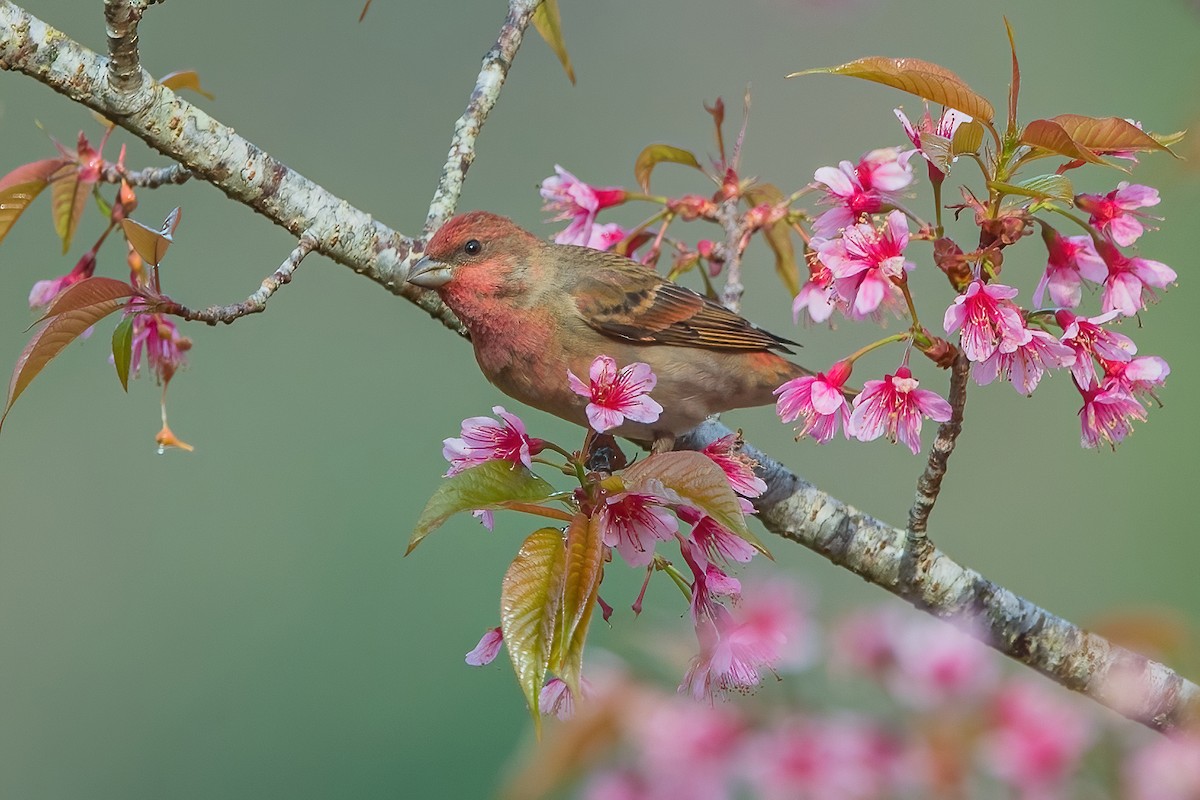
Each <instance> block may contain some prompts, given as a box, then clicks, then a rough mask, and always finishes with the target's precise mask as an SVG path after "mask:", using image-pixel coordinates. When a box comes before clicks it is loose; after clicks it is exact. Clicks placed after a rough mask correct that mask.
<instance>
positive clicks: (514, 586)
mask: <svg viewBox="0 0 1200 800" xmlns="http://www.w3.org/2000/svg"><path fill="white" fill-rule="evenodd" d="M565 554H566V549H565V548H564V547H563V539H562V533H561V532H559V531H557V530H555V529H554V528H542V529H541V530H537V531H534V532H533V533H532V534H530V535H529V538H528V539H526V540H525V543H524V544H522V545H521V551H520V552H519V553H517V557H516V558H515V559H513V562H512V564H511V565H510V566H509V568H508V572H506V573H505V574H504V581H503V583H502V584H501V588H500V630H501V631H502V632H503V633H504V646H505V648H506V649H507V650H508V655H509V657H510V658H511V659H512V665H513V671H514V672H516V674H517V683H519V684H520V685H521V691H522V692H523V693H524V694H525V702H526V703H528V704H529V712H530V714H532V715H533V726H534V729H535V730H537V731H538V732H539V734H540V731H541V716H540V715H539V714H538V693H539V692H541V690H542V684H543V683H544V682H545V680H546V668H547V666H548V665H549V663H550V649H551V647H552V644H553V640H554V623H555V619H556V617H557V615H558V612H559V605H560V603H561V601H562V593H563V579H564V577H565V575H566V570H565V562H566V555H565Z"/></svg>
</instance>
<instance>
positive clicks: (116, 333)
mask: <svg viewBox="0 0 1200 800" xmlns="http://www.w3.org/2000/svg"><path fill="white" fill-rule="evenodd" d="M112 354H113V366H115V367H116V368H117V377H118V378H119V379H120V380H121V388H122V389H124V390H125V391H127V392H128V391H129V364H130V362H131V361H132V360H133V317H126V318H125V319H123V320H121V321H120V322H119V323H117V327H116V328H115V329H114V330H113V335H112Z"/></svg>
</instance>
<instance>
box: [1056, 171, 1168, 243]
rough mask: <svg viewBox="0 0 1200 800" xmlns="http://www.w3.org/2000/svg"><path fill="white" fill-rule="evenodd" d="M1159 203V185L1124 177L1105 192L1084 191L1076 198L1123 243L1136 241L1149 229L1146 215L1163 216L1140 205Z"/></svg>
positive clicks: (1097, 223) (1093, 220)
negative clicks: (1143, 220)
mask: <svg viewBox="0 0 1200 800" xmlns="http://www.w3.org/2000/svg"><path fill="white" fill-rule="evenodd" d="M1158 203H1159V197H1158V190H1157V189H1152V188H1151V187H1149V186H1142V185H1140V184H1136V183H1134V184H1131V183H1129V182H1128V181H1121V182H1120V183H1118V184H1117V188H1116V189H1114V190H1113V191H1111V192H1109V193H1108V194H1105V195H1099V194H1081V195H1079V196H1078V197H1076V198H1075V205H1077V206H1079V208H1080V209H1082V210H1084V211H1086V212H1088V213H1089V214H1091V217H1089V218H1088V221H1089V222H1090V223H1091V224H1092V225H1094V226H1095V227H1096V228H1097V229H1098V230H1100V231H1101V232H1103V233H1107V234H1108V235H1109V236H1111V237H1112V240H1113V241H1114V242H1116V243H1117V244H1119V245H1121V246H1122V247H1128V246H1129V245H1131V244H1133V243H1134V242H1136V241H1137V240H1138V237H1140V236H1141V235H1142V233H1143V232H1144V231H1145V226H1143V225H1142V222H1141V220H1142V219H1159V218H1158V217H1151V216H1150V215H1148V214H1142V213H1140V212H1138V210H1137V209H1139V208H1148V207H1150V206H1156V205H1158ZM1139 218H1140V219H1139Z"/></svg>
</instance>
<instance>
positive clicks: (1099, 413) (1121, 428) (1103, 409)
mask: <svg viewBox="0 0 1200 800" xmlns="http://www.w3.org/2000/svg"><path fill="white" fill-rule="evenodd" d="M1080 394H1082V395H1083V407H1082V408H1080V409H1079V422H1080V425H1081V427H1082V430H1083V433H1082V436H1081V438H1080V443H1081V444H1082V446H1083V447H1099V446H1100V445H1102V444H1107V445H1108V446H1109V447H1112V448H1114V449H1115V448H1116V446H1117V445H1118V444H1120V443H1121V442H1122V441H1123V440H1124V439H1125V437H1126V436H1128V435H1129V434H1131V433H1133V421H1134V420H1140V421H1142V422H1145V421H1146V409H1145V408H1144V407H1143V406H1142V404H1141V403H1139V402H1138V401H1137V400H1136V399H1135V398H1134V396H1133V395H1132V394H1130V393H1129V392H1127V391H1125V390H1124V389H1122V388H1120V387H1119V386H1110V387H1109V388H1098V387H1095V386H1087V387H1083V388H1081V389H1080Z"/></svg>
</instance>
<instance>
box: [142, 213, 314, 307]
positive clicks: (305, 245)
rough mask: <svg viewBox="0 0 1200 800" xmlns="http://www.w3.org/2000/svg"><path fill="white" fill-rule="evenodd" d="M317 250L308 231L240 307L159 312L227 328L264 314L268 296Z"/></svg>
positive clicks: (173, 305) (288, 280)
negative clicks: (245, 319) (223, 325)
mask: <svg viewBox="0 0 1200 800" xmlns="http://www.w3.org/2000/svg"><path fill="white" fill-rule="evenodd" d="M316 246H317V239H316V237H315V236H314V235H313V234H312V232H311V231H305V232H304V235H303V236H301V237H300V242H299V244H297V245H296V249H295V250H293V251H292V252H291V254H290V255H289V256H288V257H287V258H286V259H284V262H283V263H282V264H280V265H279V269H277V270H275V272H273V273H272V274H270V275H268V276H267V277H266V278H264V279H263V282H262V286H260V287H259V288H258V291H256V292H254V294H252V295H250V296H249V297H247V298H246V299H245V300H244V301H243V302H241V303H234V304H233V305H228V306H209V307H208V308H206V309H203V310H202V311H193V310H192V309H190V308H188V307H186V306H182V305H179V304H178V303H169V304H167V305H166V306H165V307H163V308H162V309H160V311H161V313H164V314H172V315H174V316H176V317H181V318H183V319H186V320H190V321H193V322H204V323H207V324H209V325H216V324H217V323H218V322H224V323H225V324H226V325H228V324H230V323H231V322H233V321H234V320H235V319H239V318H241V317H245V316H249V315H250V314H258V313H260V312H262V311H265V310H266V308H267V300H269V299H270V298H271V295H273V294H275V292H276V291H277V290H278V289H279V287H280V286H283V285H284V284H286V283H291V282H292V273H293V272H295V271H296V267H298V266H300V262H301V261H303V260H304V257H305V256H307V255H308V254H309V253H311V252H312V251H313V249H314V248H315V247H316Z"/></svg>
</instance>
